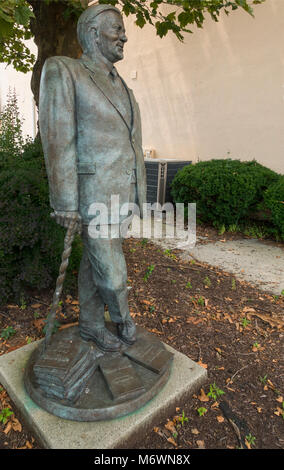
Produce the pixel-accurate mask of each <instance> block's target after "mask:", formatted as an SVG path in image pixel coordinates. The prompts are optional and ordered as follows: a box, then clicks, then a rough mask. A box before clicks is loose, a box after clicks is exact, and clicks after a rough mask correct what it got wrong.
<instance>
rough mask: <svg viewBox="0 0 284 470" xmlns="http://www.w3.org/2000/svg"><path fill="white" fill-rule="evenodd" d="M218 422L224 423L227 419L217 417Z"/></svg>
mask: <svg viewBox="0 0 284 470" xmlns="http://www.w3.org/2000/svg"><path fill="white" fill-rule="evenodd" d="M217 421H218V423H223V422H224V421H225V419H224V418H223V416H217Z"/></svg>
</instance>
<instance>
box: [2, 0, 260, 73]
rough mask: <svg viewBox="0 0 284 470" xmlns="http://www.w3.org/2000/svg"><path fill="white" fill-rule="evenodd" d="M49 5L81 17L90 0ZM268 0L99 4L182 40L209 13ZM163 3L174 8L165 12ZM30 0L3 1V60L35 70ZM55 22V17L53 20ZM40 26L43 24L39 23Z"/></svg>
mask: <svg viewBox="0 0 284 470" xmlns="http://www.w3.org/2000/svg"><path fill="white" fill-rule="evenodd" d="M40 1H45V3H46V4H47V5H48V4H50V3H52V2H59V1H61V2H63V3H64V4H65V5H66V10H65V16H66V17H68V16H69V15H70V14H74V13H75V15H74V18H75V17H76V16H78V15H79V14H80V13H81V12H82V10H83V9H84V8H86V7H87V5H88V0H40ZM264 1H265V0H252V1H250V0H231V1H228V0H209V1H208V0H154V1H152V2H145V1H142V2H137V1H136V0H100V1H99V3H111V4H112V5H116V6H119V7H120V8H121V9H122V11H123V13H124V14H125V15H126V16H128V15H130V14H131V15H134V16H135V18H136V20H135V23H136V25H137V26H139V27H140V28H143V26H144V25H145V24H147V23H148V24H151V25H152V26H153V27H155V29H156V33H157V35H158V36H160V37H163V36H165V35H166V34H167V33H168V32H169V31H172V32H173V33H174V34H175V35H176V37H177V38H178V39H179V40H181V41H182V40H183V38H184V36H183V34H184V33H191V32H192V31H191V30H190V29H189V26H190V25H195V26H197V27H198V28H201V27H202V25H203V23H204V21H205V15H206V13H209V15H210V17H211V18H212V19H213V20H214V21H218V19H219V16H220V13H221V11H224V12H225V13H226V14H227V15H228V14H229V13H230V12H231V11H233V10H236V9H237V8H242V9H243V10H245V11H246V12H247V13H249V14H250V15H252V16H253V9H252V6H251V5H256V4H259V3H263V2H264ZM164 4H167V5H170V6H171V10H172V11H170V12H168V13H165V12H164ZM31 5H32V2H31V0H1V3H0V61H1V62H6V63H8V64H12V65H13V67H15V68H16V70H19V71H22V72H28V71H29V70H31V69H32V67H33V64H34V61H35V57H34V55H33V54H31V52H30V50H29V48H28V47H27V45H26V43H25V41H26V40H27V39H31V38H32V32H31V29H30V20H31V19H32V20H34V19H35V16H34V13H33V10H32V8H31ZM54 21H56V18H55V19H54ZM38 26H39V27H40V26H41V25H38Z"/></svg>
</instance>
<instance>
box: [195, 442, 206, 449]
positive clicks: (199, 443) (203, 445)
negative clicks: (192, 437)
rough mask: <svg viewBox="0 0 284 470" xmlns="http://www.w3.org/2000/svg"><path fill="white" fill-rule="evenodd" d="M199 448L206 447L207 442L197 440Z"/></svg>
mask: <svg viewBox="0 0 284 470" xmlns="http://www.w3.org/2000/svg"><path fill="white" fill-rule="evenodd" d="M196 444H197V445H198V448H199V449H205V442H204V441H196Z"/></svg>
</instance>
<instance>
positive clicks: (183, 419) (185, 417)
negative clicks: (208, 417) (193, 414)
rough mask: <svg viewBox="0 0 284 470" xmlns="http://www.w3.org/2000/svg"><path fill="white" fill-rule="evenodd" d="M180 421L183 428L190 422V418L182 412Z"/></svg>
mask: <svg viewBox="0 0 284 470" xmlns="http://www.w3.org/2000/svg"><path fill="white" fill-rule="evenodd" d="M179 420H180V422H181V425H182V426H183V425H184V423H186V422H187V421H188V417H187V416H185V413H184V410H182V415H181V416H180V417H179Z"/></svg>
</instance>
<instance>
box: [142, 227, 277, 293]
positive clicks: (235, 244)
mask: <svg viewBox="0 0 284 470" xmlns="http://www.w3.org/2000/svg"><path fill="white" fill-rule="evenodd" d="M163 226H164V228H165V223H163ZM133 232H134V233H135V234H136V236H137V234H138V233H139V221H138V219H135V220H134V223H133ZM152 241H153V242H154V243H157V244H158V245H161V246H162V247H163V248H165V249H174V248H179V249H181V256H182V258H185V259H192V258H193V259H196V260H197V261H200V262H204V263H208V264H210V265H211V266H216V267H218V268H220V269H222V270H224V271H227V272H230V273H233V274H234V275H235V276H236V278H237V279H240V280H245V281H248V282H250V283H251V284H253V285H255V286H256V287H257V288H259V289H261V290H264V291H267V292H271V293H273V294H275V295H279V294H280V293H281V292H282V291H283V290H284V245H283V247H281V246H279V244H276V243H275V244H274V243H270V244H268V243H265V242H261V241H260V240H258V239H245V238H244V239H241V240H233V241H226V242H220V241H218V242H210V241H208V243H206V237H200V239H198V238H197V241H196V245H195V246H194V247H190V246H186V245H185V246H183V247H181V240H180V239H178V238H156V239H155V238H153V239H152ZM201 242H202V243H201ZM277 245H278V246H277Z"/></svg>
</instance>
